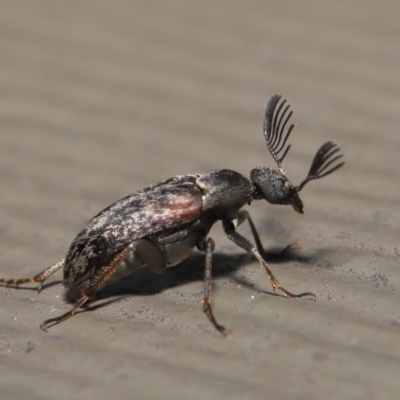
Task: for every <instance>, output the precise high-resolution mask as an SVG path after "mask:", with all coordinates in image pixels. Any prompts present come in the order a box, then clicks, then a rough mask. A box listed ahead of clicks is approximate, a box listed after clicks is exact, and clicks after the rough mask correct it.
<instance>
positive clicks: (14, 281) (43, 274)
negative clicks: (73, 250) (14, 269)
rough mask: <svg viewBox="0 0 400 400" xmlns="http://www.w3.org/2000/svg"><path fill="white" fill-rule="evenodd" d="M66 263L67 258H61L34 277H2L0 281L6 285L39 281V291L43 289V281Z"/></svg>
mask: <svg viewBox="0 0 400 400" xmlns="http://www.w3.org/2000/svg"><path fill="white" fill-rule="evenodd" d="M64 263H65V258H62V259H61V260H59V261H57V262H56V263H54V264H53V265H50V267H47V268H46V269H45V270H43V271H42V272H40V273H39V274H37V275H35V276H34V277H32V278H28V279H0V283H4V284H5V285H15V286H19V285H23V284H25V283H35V282H39V286H38V287H37V291H38V293H40V291H41V290H42V286H43V283H44V282H45V280H46V279H47V278H48V277H49V276H50V275H53V274H54V273H55V272H57V271H58V270H59V269H60V268H62V267H64Z"/></svg>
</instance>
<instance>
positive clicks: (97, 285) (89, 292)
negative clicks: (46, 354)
mask: <svg viewBox="0 0 400 400" xmlns="http://www.w3.org/2000/svg"><path fill="white" fill-rule="evenodd" d="M131 250H132V248H131V246H128V247H126V248H125V249H124V250H122V251H121V252H120V253H119V254H118V255H117V256H116V257H114V259H113V260H112V261H111V263H110V264H109V265H108V266H107V267H106V268H105V269H104V270H103V271H102V273H101V274H100V275H98V276H94V277H93V278H92V279H91V281H90V285H89V287H88V288H87V289H86V290H85V291H84V292H83V293H82V297H81V298H80V299H79V300H78V301H77V302H76V304H75V305H74V306H73V307H72V308H71V309H70V310H69V311H67V312H66V313H65V314H62V315H60V316H59V317H56V318H50V319H47V320H46V321H44V322H43V323H42V324H40V329H42V330H43V331H47V328H50V327H52V326H54V325H57V324H59V323H61V322H63V321H65V320H67V319H68V318H71V317H73V316H74V315H75V314H76V311H77V309H78V308H80V307H82V306H83V305H84V304H85V303H87V302H88V301H90V300H94V298H95V295H96V293H97V292H98V291H99V290H100V289H101V287H102V286H104V285H105V283H106V282H107V281H108V280H109V279H110V278H111V276H112V275H113V274H114V272H115V270H116V269H117V268H118V265H119V264H120V263H121V262H122V261H123V260H124V258H125V257H126V256H127V254H128V253H129V252H130V251H131Z"/></svg>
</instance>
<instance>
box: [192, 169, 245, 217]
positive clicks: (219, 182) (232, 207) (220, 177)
mask: <svg viewBox="0 0 400 400" xmlns="http://www.w3.org/2000/svg"><path fill="white" fill-rule="evenodd" d="M196 185H197V186H198V187H199V188H200V189H201V190H202V191H203V192H204V196H203V206H202V207H203V212H204V213H207V214H209V215H211V216H212V217H214V218H216V219H231V218H234V217H235V216H236V214H237V213H238V211H239V210H240V209H241V208H242V207H243V206H244V205H246V204H247V203H250V202H251V200H252V184H251V182H250V181H249V180H248V179H247V178H245V177H244V176H243V175H241V174H239V173H238V172H235V171H232V170H229V169H217V170H215V171H212V172H210V173H209V174H204V175H199V176H198V179H197V180H196Z"/></svg>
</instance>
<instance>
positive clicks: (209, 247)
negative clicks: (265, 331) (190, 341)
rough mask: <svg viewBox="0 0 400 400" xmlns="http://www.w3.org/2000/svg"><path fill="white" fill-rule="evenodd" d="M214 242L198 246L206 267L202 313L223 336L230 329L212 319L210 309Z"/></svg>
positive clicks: (212, 315)
mask: <svg viewBox="0 0 400 400" xmlns="http://www.w3.org/2000/svg"><path fill="white" fill-rule="evenodd" d="M214 247H215V244H214V240H212V239H211V238H208V239H207V240H206V241H205V242H204V243H203V244H202V245H200V246H198V249H199V250H200V251H204V252H205V253H206V267H205V272H204V295H203V311H204V313H205V314H206V315H207V318H208V319H209V321H210V322H211V323H212V324H213V325H214V327H215V329H216V330H217V331H218V332H220V333H221V334H222V335H223V336H226V335H228V334H229V333H231V330H230V329H227V328H225V327H224V326H222V325H220V324H219V323H218V322H217V320H216V319H215V317H214V313H213V311H212V308H211V284H212V252H213V251H214Z"/></svg>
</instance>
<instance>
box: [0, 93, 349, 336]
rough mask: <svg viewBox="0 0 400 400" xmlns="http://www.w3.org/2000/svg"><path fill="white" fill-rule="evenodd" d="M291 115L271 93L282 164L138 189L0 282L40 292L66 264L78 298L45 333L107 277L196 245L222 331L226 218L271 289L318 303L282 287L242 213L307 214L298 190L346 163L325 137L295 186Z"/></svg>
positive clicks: (164, 262) (271, 134) (167, 260)
mask: <svg viewBox="0 0 400 400" xmlns="http://www.w3.org/2000/svg"><path fill="white" fill-rule="evenodd" d="M291 115H292V111H290V106H289V105H287V104H286V100H283V101H281V96H280V95H275V96H273V97H271V99H270V100H269V102H268V104H267V106H266V109H265V117H264V137H265V141H266V144H267V148H268V150H269V151H270V153H271V155H272V157H273V159H274V160H275V162H276V163H277V165H278V168H277V169H274V168H269V167H257V168H254V169H253V170H252V171H251V172H250V179H248V178H246V177H244V176H243V175H241V174H239V173H238V172H235V171H231V170H228V169H218V170H215V171H213V172H210V173H208V174H194V175H182V176H176V177H173V178H170V179H167V180H164V181H162V182H159V183H157V184H155V185H152V186H150V187H148V188H146V189H142V190H139V191H138V192H136V193H134V194H131V195H129V196H127V197H125V198H123V199H121V200H118V201H117V202H116V203H114V204H112V205H111V206H109V207H107V208H106V209H105V210H103V211H101V212H100V213H99V214H97V215H96V216H95V217H93V218H92V219H91V220H90V221H89V223H88V224H87V226H86V227H85V228H84V229H83V230H82V231H81V232H80V233H79V234H78V236H77V237H76V238H75V240H74V241H73V242H72V244H71V246H70V248H69V250H68V251H67V253H66V255H65V257H64V258H62V259H61V260H60V261H58V262H56V263H55V264H53V265H51V266H50V267H48V268H46V269H45V270H44V271H42V272H41V273H39V274H38V275H36V276H34V277H33V278H30V279H0V282H2V283H4V284H6V285H16V286H18V285H21V284H24V283H34V282H37V283H39V286H38V291H39V292H40V290H41V288H42V285H43V283H44V282H45V281H46V279H47V278H48V277H49V276H50V275H52V274H53V273H55V272H56V271H58V270H59V269H61V268H62V269H63V271H64V280H63V282H64V285H65V286H66V287H67V288H68V289H69V290H70V291H72V292H73V293H75V294H76V295H77V299H78V300H77V302H76V304H75V305H74V306H73V307H72V308H71V309H70V310H69V311H68V312H66V313H65V314H63V315H61V316H59V317H56V318H51V319H48V320H46V321H44V322H43V323H42V324H41V325H40V328H41V329H43V330H46V329H47V328H49V327H50V326H52V325H56V324H59V323H60V322H63V321H65V320H66V319H68V318H70V317H72V316H73V315H74V314H75V313H76V311H77V310H78V309H79V308H80V307H82V306H83V305H85V304H86V303H88V302H89V301H93V300H95V297H96V293H97V292H98V291H99V290H100V289H101V288H102V287H104V286H105V285H107V284H109V283H110V282H112V281H115V280H117V279H120V278H121V277H123V276H125V275H128V274H130V273H132V271H134V270H136V269H138V268H142V267H144V266H147V267H148V268H149V269H150V270H151V271H154V272H159V273H161V272H163V271H165V269H166V268H168V267H171V266H174V265H177V264H179V263H180V262H182V261H183V260H185V259H186V258H188V257H189V255H190V254H191V252H192V251H193V249H194V248H197V249H198V250H200V251H202V252H204V253H205V277H204V296H203V310H204V312H205V313H206V315H207V317H208V319H209V320H210V321H211V323H212V324H213V326H214V327H215V328H216V329H217V330H218V331H219V332H220V333H221V334H222V335H224V336H225V335H226V334H227V333H229V330H228V329H226V328H225V327H223V326H222V325H220V324H219V323H218V322H217V321H216V319H215V317H214V314H213V311H212V308H211V301H210V290H211V280H212V262H211V261H212V252H213V250H214V241H213V239H212V238H210V237H209V236H208V234H209V232H210V229H211V227H212V226H213V225H214V224H215V223H216V222H217V221H219V220H221V221H222V225H223V228H224V230H225V233H226V235H227V236H228V238H229V239H230V240H232V241H233V242H234V243H236V244H237V245H238V246H239V247H241V248H242V249H244V250H246V251H247V252H249V253H251V254H252V255H253V256H254V257H255V258H256V259H257V260H258V261H259V263H260V264H261V265H262V266H263V268H264V269H265V271H266V273H267V275H268V277H269V280H270V282H271V285H272V287H273V289H274V291H275V290H280V291H281V292H282V293H283V294H284V295H285V296H287V297H289V298H301V297H304V296H310V297H311V298H313V299H314V300H315V294H314V293H312V292H306V293H300V294H293V293H291V292H289V291H287V290H286V289H284V288H283V287H282V286H281V285H280V283H279V282H278V280H277V279H276V278H275V277H274V275H273V274H272V272H271V270H270V269H269V267H268V265H267V263H266V261H265V257H264V250H263V246H262V244H261V241H260V238H259V235H258V233H257V230H256V228H255V226H254V223H253V221H252V219H251V217H250V215H249V213H248V211H246V210H242V208H243V207H244V206H245V205H246V204H249V205H250V204H251V202H252V201H253V200H262V199H263V200H266V201H268V202H269V203H271V204H281V205H291V206H292V207H293V208H294V210H295V211H297V212H299V213H301V214H302V213H303V202H302V201H301V199H300V197H299V192H300V191H301V190H302V189H303V187H304V186H305V185H306V184H307V183H308V182H309V181H311V180H314V179H319V178H322V177H324V176H326V175H328V174H331V173H332V172H334V171H336V170H337V169H338V168H340V167H341V166H342V165H343V164H344V162H338V160H339V159H340V158H341V157H343V155H341V154H338V152H339V150H340V149H339V148H338V147H337V146H336V144H334V143H333V142H330V141H328V142H326V143H324V144H323V145H322V146H321V147H320V148H319V150H318V151H317V153H316V155H315V157H314V160H313V162H312V164H311V167H310V170H309V172H308V175H307V177H306V178H305V179H304V180H303V182H302V183H300V185H299V186H294V185H293V184H292V183H291V182H290V181H289V179H288V178H287V177H286V174H285V170H284V168H283V164H282V162H283V159H284V158H285V156H286V155H287V153H288V151H289V148H290V145H286V142H287V140H288V138H289V136H290V134H291V132H292V130H293V127H294V125H290V126H288V122H289V119H290V117H291ZM244 221H247V222H248V223H249V225H250V228H251V231H252V234H253V238H254V243H255V244H253V243H252V242H251V241H249V240H248V239H246V238H245V237H244V236H242V235H240V234H239V233H238V232H237V231H236V228H237V227H238V226H239V225H240V224H242V223H243V222H244Z"/></svg>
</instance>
